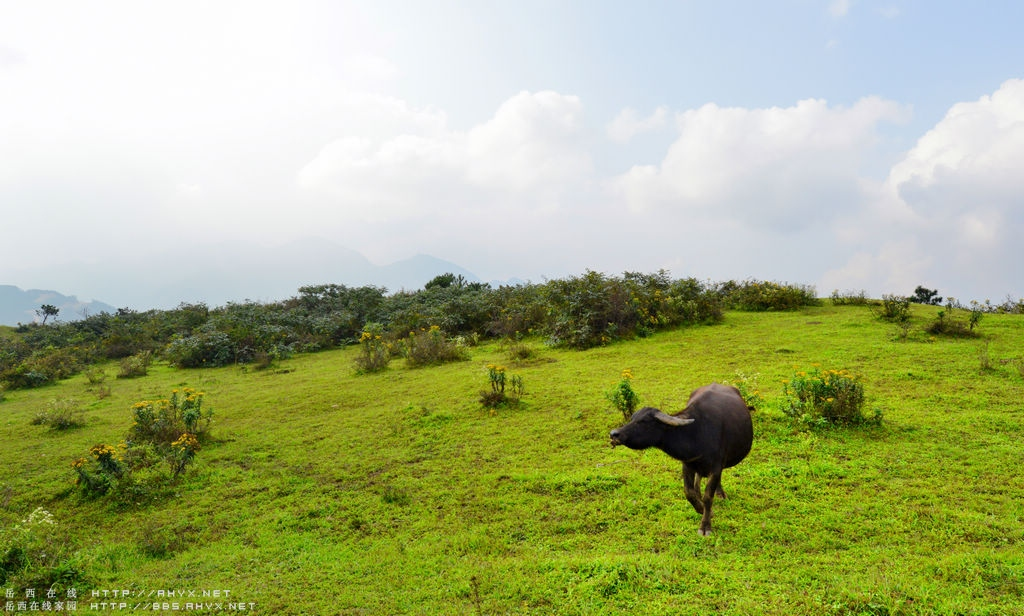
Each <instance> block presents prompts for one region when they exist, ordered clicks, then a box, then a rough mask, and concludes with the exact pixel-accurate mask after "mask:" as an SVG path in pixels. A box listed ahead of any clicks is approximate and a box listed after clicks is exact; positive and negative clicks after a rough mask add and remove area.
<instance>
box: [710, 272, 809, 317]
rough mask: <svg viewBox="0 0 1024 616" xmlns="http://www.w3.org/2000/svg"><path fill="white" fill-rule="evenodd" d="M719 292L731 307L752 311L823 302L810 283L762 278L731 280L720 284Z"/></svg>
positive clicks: (796, 307)
mask: <svg viewBox="0 0 1024 616" xmlns="http://www.w3.org/2000/svg"><path fill="white" fill-rule="evenodd" d="M719 292H720V293H721V294H722V296H723V297H724V298H725V301H726V303H727V304H729V305H730V306H731V307H733V308H735V309H736V310H747V311H752V312H764V311H768V310H796V309H798V308H801V307H803V306H818V305H820V304H821V302H820V301H819V300H818V298H817V295H816V293H815V289H814V287H813V286H808V285H797V284H789V283H786V284H782V283H778V282H766V281H761V280H745V281H743V282H741V283H737V282H734V281H729V282H726V283H723V284H722V285H720V287H719Z"/></svg>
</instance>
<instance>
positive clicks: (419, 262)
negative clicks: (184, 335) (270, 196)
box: [0, 238, 480, 323]
mask: <svg viewBox="0 0 1024 616" xmlns="http://www.w3.org/2000/svg"><path fill="white" fill-rule="evenodd" d="M448 272H451V273H452V274H456V275H461V276H463V277H464V278H465V279H466V280H468V281H470V282H479V281H480V279H479V277H477V276H476V275H475V274H473V273H472V272H470V271H468V270H466V269H465V268H463V267H460V266H458V265H456V264H455V263H452V262H450V261H445V260H443V259H438V258H436V257H432V256H429V255H416V256H414V257H410V258H408V259H403V260H401V261H396V262H394V263H391V264H388V265H376V264H374V263H372V262H370V261H369V260H368V259H367V258H366V257H364V256H363V255H362V254H360V253H358V252H356V251H354V250H351V249H349V248H346V247H344V246H341V245H339V244H337V243H335V242H333V241H330V240H327V239H323V238H309V239H305V240H301V241H293V242H289V243H287V244H284V245H281V246H273V247H268V246H263V245H258V244H254V243H253V244H232V245H221V246H216V247H212V246H205V247H199V246H196V247H192V248H190V249H188V250H183V251H181V252H175V253H166V252H164V253H155V254H152V255H149V256H148V257H147V258H145V259H139V260H137V261H135V260H124V261H119V262H116V263H114V262H88V263H87V262H81V263H71V264H66V265H64V266H62V267H60V268H51V269H47V270H33V271H21V272H18V273H17V276H18V278H19V279H22V280H32V281H33V284H38V285H39V286H43V285H45V286H47V287H51V288H57V289H64V290H69V289H72V290H74V291H75V292H76V293H80V294H83V295H86V296H88V297H102V298H104V299H105V300H106V301H108V302H113V303H114V305H116V306H118V307H125V308H130V309H132V310H139V311H142V310H149V309H151V308H158V309H165V310H166V309H170V308H174V307H176V306H177V305H178V304H181V303H182V302H186V303H198V302H202V303H205V304H207V305H208V306H210V307H216V306H223V305H225V304H227V303H228V302H241V301H245V300H253V301H260V302H272V301H279V300H283V299H288V298H289V297H294V296H296V295H298V290H299V287H302V286H306V285H315V284H343V285H346V286H350V287H354V286H363V285H374V286H378V287H384V288H386V289H387V290H388V291H389V292H392V293H393V292H395V291H400V290H407V291H413V290H416V289H421V288H423V285H425V284H426V283H427V282H429V281H430V280H431V279H432V278H434V277H435V276H438V275H440V274H445V273H448ZM36 281H39V282H36ZM12 288H13V287H12ZM40 293H42V292H40ZM33 301H34V302H35V303H34V304H32V303H30V304H23V303H18V304H16V305H15V304H14V303H13V300H9V299H6V298H4V297H2V296H0V311H2V312H3V314H4V315H7V314H8V313H11V314H14V316H13V321H12V320H11V318H10V317H7V316H5V317H4V318H0V323H7V322H12V323H13V322H17V321H18V320H21V322H26V321H31V320H32V319H33V318H34V317H35V312H34V311H35V310H36V309H37V308H39V306H40V304H41V303H51V304H55V302H53V301H49V302H40V301H35V300H33ZM19 302H20V300H19ZM55 305H56V304H55ZM103 305H106V304H103ZM12 306H14V308H13V312H12ZM108 309H109V307H108ZM26 310H27V311H28V312H27V313H26V312H25V311H26ZM89 310H90V312H99V311H100V310H101V309H100V308H89ZM79 311H80V310H79V309H74V308H69V309H63V308H62V309H61V314H60V318H62V319H65V320H69V319H70V316H71V315H72V314H77V313H78V312H79ZM65 314H67V316H65Z"/></svg>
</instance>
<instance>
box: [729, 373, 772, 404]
mask: <svg viewBox="0 0 1024 616" xmlns="http://www.w3.org/2000/svg"><path fill="white" fill-rule="evenodd" d="M759 376H760V375H759V374H753V375H748V374H744V373H743V372H737V373H736V378H735V381H734V382H729V385H732V386H733V387H735V388H736V389H738V390H739V392H740V395H741V396H743V401H744V402H746V403H747V406H748V407H751V408H753V409H760V408H761V407H762V406H763V405H764V397H762V396H761V388H760V387H758V386H757V379H758V377H759Z"/></svg>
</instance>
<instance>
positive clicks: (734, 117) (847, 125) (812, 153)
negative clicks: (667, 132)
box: [614, 98, 906, 229]
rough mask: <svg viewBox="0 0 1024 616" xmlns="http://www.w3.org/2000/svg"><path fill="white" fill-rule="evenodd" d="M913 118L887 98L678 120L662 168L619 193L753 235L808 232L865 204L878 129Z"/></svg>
mask: <svg viewBox="0 0 1024 616" xmlns="http://www.w3.org/2000/svg"><path fill="white" fill-rule="evenodd" d="M905 115H906V110H905V109H904V108H903V107H901V106H900V105H897V104H895V103H893V102H890V101H885V100H882V99H878V98H865V99H862V100H860V101H858V102H857V103H855V104H854V105H853V106H851V107H841V106H837V107H830V106H829V105H828V104H827V103H826V102H825V101H823V100H813V99H810V100H804V101H800V102H798V103H797V104H796V105H794V106H792V107H787V108H778V107H773V108H769V109H745V108H724V107H719V106H717V105H714V104H708V105H705V106H703V107H701V108H699V109H695V110H689V111H685V112H683V113H680V114H677V116H676V125H677V128H678V131H679V136H678V138H677V139H676V141H675V142H674V143H673V144H672V145H671V146H670V147H669V150H668V152H667V153H666V155H665V157H664V159H663V160H662V161H661V163H660V164H659V165H657V166H635V167H633V168H632V169H630V170H629V171H628V172H627V173H625V174H623V175H621V176H619V177H618V178H616V179H615V180H614V185H615V186H616V188H617V189H618V190H619V191H621V194H623V195H624V196H625V198H626V200H627V202H628V203H629V205H630V207H631V209H632V210H633V211H636V212H643V211H654V210H656V211H660V212H666V211H674V212H677V213H679V212H687V213H689V214H691V215H692V214H694V213H697V212H703V213H709V212H716V213H717V215H720V216H723V217H726V216H728V217H733V218H735V219H738V220H743V221H745V222H746V223H747V224H749V225H752V226H761V225H767V226H770V227H773V228H784V227H788V228H794V229H795V228H800V227H803V226H805V225H806V224H808V223H810V222H812V221H814V220H817V219H820V218H821V217H822V216H831V215H832V212H835V211H841V209H842V206H843V205H844V204H848V202H849V200H850V199H851V198H856V196H857V194H858V192H859V175H858V172H859V168H860V166H861V163H862V159H863V158H864V157H865V156H867V155H868V154H869V153H870V152H871V151H872V148H873V146H874V145H875V144H876V142H877V140H878V136H877V131H876V128H877V125H878V124H879V123H880V122H883V121H901V120H902V119H903V118H904V117H905Z"/></svg>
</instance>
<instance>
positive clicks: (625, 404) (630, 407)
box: [605, 368, 640, 421]
mask: <svg viewBox="0 0 1024 616" xmlns="http://www.w3.org/2000/svg"><path fill="white" fill-rule="evenodd" d="M632 381H633V371H632V370H630V369H629V368H626V369H625V370H623V371H622V379H621V380H620V381H619V382H618V384H616V385H615V387H612V388H611V389H610V390H608V391H607V392H606V393H605V397H606V398H608V401H609V402H611V404H612V406H613V407H615V408H616V409H618V410H619V412H621V413H622V418H623V419H624V420H625V421H629V420H630V418H631V417H633V413H634V412H635V411H636V407H637V406H639V405H640V395H639V394H637V393H636V391H634V390H633V382H632Z"/></svg>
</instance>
